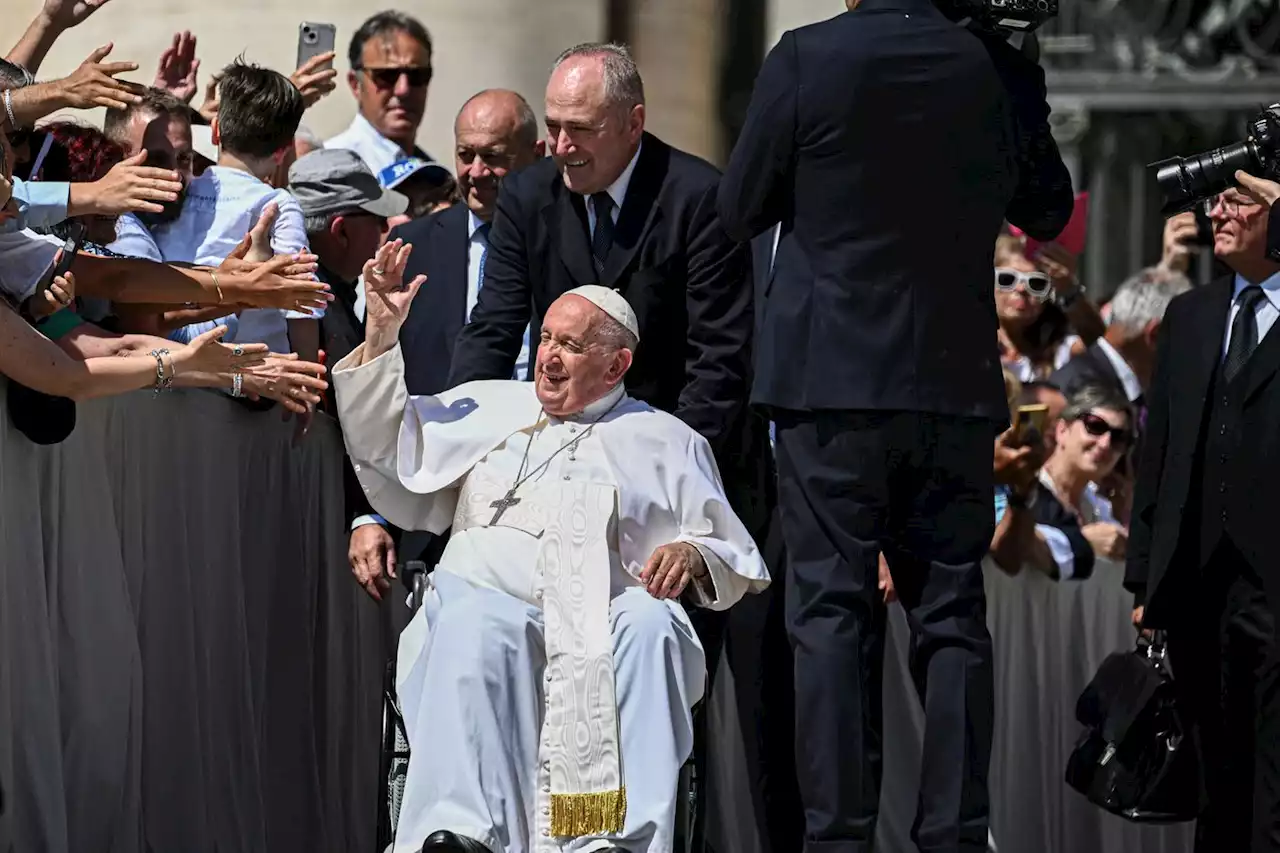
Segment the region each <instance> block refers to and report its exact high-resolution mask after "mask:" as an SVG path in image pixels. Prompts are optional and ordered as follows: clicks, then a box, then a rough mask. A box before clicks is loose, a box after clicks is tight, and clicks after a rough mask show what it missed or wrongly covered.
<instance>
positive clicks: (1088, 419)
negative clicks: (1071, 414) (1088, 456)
mask: <svg viewBox="0 0 1280 853" xmlns="http://www.w3.org/2000/svg"><path fill="white" fill-rule="evenodd" d="M1079 420H1080V423H1082V424H1084V429H1085V432H1087V433H1089V435H1091V436H1093V437H1094V438H1101V437H1102V436H1104V435H1107V434H1108V433H1110V435H1111V446H1112V447H1114V448H1115V449H1116V450H1119V451H1124V450H1127V449H1128V447H1129V445H1131V444H1133V430H1131V429H1129V428H1128V427H1114V426H1112V425H1111V424H1109V423H1107V421H1106V420H1105V419H1104V418H1102V417H1101V416H1099V415H1095V414H1094V413H1093V412H1085V413H1084V414H1083V415H1081V416H1080V418H1079Z"/></svg>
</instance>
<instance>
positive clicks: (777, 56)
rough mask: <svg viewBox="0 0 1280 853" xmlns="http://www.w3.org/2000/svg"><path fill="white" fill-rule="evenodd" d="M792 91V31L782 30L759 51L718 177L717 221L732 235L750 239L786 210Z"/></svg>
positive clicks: (791, 145)
mask: <svg viewBox="0 0 1280 853" xmlns="http://www.w3.org/2000/svg"><path fill="white" fill-rule="evenodd" d="M798 93H799V86H798V79H797V74H796V44H795V34H794V33H791V32H788V33H785V34H784V35H783V36H782V39H781V40H780V41H779V42H778V44H777V45H776V46H775V47H774V48H773V50H771V51H770V52H769V55H768V56H767V57H765V60H764V65H763V66H761V68H760V74H759V75H758V76H757V77H756V85H755V89H754V90H753V91H752V93H751V104H750V106H749V107H748V108H747V120H746V123H745V124H744V125H743V128H742V133H741V134H740V135H739V136H738V142H737V144H736V145H734V146H733V154H732V155H731V156H730V157H729V165H728V167H727V168H726V169H725V173H724V178H723V179H722V180H721V181H720V190H719V197H718V199H717V208H718V210H719V213H720V221H721V223H722V224H723V226H724V229H725V231H726V232H727V233H728V234H729V236H731V237H732V238H733V239H734V240H737V241H739V242H745V241H747V240H750V239H751V238H752V237H754V236H756V235H757V234H759V233H761V232H763V231H765V230H767V229H768V228H770V227H771V226H773V225H775V224H777V223H778V222H781V221H782V220H783V219H785V218H786V216H787V215H788V214H789V213H790V210H789V208H788V204H789V200H790V197H791V188H792V181H793V180H794V176H793V169H794V159H795V132H796V127H797V122H798V118H797V108H798V105H797V95H798Z"/></svg>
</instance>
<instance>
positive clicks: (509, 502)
mask: <svg viewBox="0 0 1280 853" xmlns="http://www.w3.org/2000/svg"><path fill="white" fill-rule="evenodd" d="M518 503H520V499H519V498H518V497H516V487H515V486H512V487H511V489H510V490H508V491H507V493H506V494H505V495H503V496H502V497H500V498H498V499H497V500H496V501H494V502H493V503H491V504H489V506H491V507H493V508H494V509H496V510H497V512H495V513H494V514H493V518H491V519H489V526H490V527H492V526H493V525H495V524H497V523H498V519H500V518H502V514H503V513H504V512H506V511H507V510H508V509H510V508H511V507H513V506H515V505H516V504H518Z"/></svg>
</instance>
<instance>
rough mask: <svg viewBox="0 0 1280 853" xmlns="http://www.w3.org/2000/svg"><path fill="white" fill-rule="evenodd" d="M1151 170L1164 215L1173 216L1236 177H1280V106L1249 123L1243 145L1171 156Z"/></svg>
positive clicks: (1191, 206)
mask: <svg viewBox="0 0 1280 853" xmlns="http://www.w3.org/2000/svg"><path fill="white" fill-rule="evenodd" d="M1148 168H1151V169H1155V170H1156V183H1158V184H1159V185H1160V192H1161V193H1162V194H1163V195H1164V207H1163V208H1161V210H1160V212H1161V213H1162V214H1163V215H1164V216H1172V215H1174V214H1175V213H1181V212H1182V211H1184V210H1190V209H1191V208H1193V207H1195V206H1196V205H1197V204H1199V203H1200V202H1202V201H1205V200H1206V199H1210V198H1213V197H1214V196H1215V195H1217V194H1218V193H1220V192H1222V191H1223V190H1225V189H1227V188H1228V187H1233V186H1235V185H1236V178H1235V174H1236V172H1237V171H1238V170H1241V169H1243V170H1244V171H1246V172H1248V173H1249V174H1251V175H1257V176H1259V177H1265V178H1270V179H1271V180H1276V179H1277V178H1280V104H1272V105H1271V106H1269V107H1267V108H1266V109H1264V110H1263V111H1262V112H1260V113H1258V115H1257V116H1255V117H1254V119H1253V120H1252V121H1251V122H1249V134H1248V136H1247V137H1245V140H1244V141H1243V142H1236V143H1234V144H1232V145H1224V146H1223V147H1222V148H1215V149H1214V150H1212V151H1206V152H1205V153H1204V154H1197V155H1194V156H1191V157H1170V158H1169V159H1168V160H1161V161H1160V162H1159V163H1152V164H1151V165H1150V166H1149V167H1148Z"/></svg>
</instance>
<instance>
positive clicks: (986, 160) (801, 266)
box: [718, 0, 1074, 421]
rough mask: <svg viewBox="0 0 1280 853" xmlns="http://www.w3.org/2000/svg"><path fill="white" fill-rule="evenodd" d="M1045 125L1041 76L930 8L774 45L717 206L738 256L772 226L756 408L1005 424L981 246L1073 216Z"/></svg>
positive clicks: (840, 23)
mask: <svg viewBox="0 0 1280 853" xmlns="http://www.w3.org/2000/svg"><path fill="white" fill-rule="evenodd" d="M1048 115H1049V107H1048V105H1047V103H1046V101H1045V88H1044V74H1043V72H1042V71H1041V69H1040V68H1039V67H1038V66H1036V65H1034V64H1033V63H1031V62H1030V61H1029V60H1028V59H1026V58H1025V57H1024V56H1023V55H1022V54H1021V53H1020V52H1018V51H1017V50H1015V49H1013V48H1012V47H1010V46H1009V45H1008V44H1006V43H1004V42H1003V41H999V40H996V39H994V38H986V39H984V38H983V37H980V36H978V35H976V34H974V33H972V32H970V31H968V30H966V29H963V28H961V27H959V26H957V25H956V24H954V23H952V22H951V21H949V20H947V19H946V18H945V17H944V16H943V15H942V14H941V13H940V12H938V11H937V10H936V9H935V8H934V5H933V2H932V0H864V2H863V3H862V4H861V5H860V6H859V7H858V9H856V10H855V11H853V12H848V13H845V14H842V15H839V16H837V17H836V18H833V19H831V20H829V21H824V22H821V23H818V24H814V25H812V26H808V27H803V28H801V29H798V30H794V31H791V32H788V33H786V34H784V35H783V37H782V39H781V40H780V41H779V43H778V45H777V46H776V47H775V48H774V49H773V50H772V51H771V52H770V54H769V56H768V58H767V59H766V60H765V63H764V66H763V67H762V68H761V70H760V74H759V77H758V79H757V80H756V86H755V91H754V93H753V95H752V100H751V106H750V109H749V111H748V116H747V120H746V124H745V126H744V128H743V131H742V135H741V137H740V138H739V140H738V143H737V145H736V146H735V148H734V151H733V156H732V158H731V160H730V163H729V166H728V168H727V169H726V172H725V176H724V179H723V180H722V181H721V184H720V191H719V205H718V208H719V211H720V217H721V220H722V221H723V222H724V227H725V228H726V230H728V232H729V233H730V234H731V235H732V236H733V237H734V238H735V239H738V240H744V241H745V240H748V239H750V238H752V237H754V236H755V235H757V234H760V233H761V232H764V231H766V230H767V229H768V228H770V227H771V226H772V225H774V224H775V223H778V222H781V223H782V238H781V241H780V243H779V246H778V251H777V257H776V259H775V262H774V268H773V273H772V275H771V276H770V278H769V281H768V282H767V284H766V288H765V296H764V305H763V306H762V308H761V312H760V313H761V315H762V324H761V333H760V339H759V341H758V343H757V352H758V357H757V362H756V371H755V385H754V390H753V395H752V398H753V401H754V402H757V403H761V404H765V405H768V406H777V407H782V408H787V409H798V410H816V409H897V410H908V411H924V412H936V413H943V414H954V415H975V416H980V417H984V418H990V419H992V420H995V421H1005V420H1007V418H1008V407H1007V404H1006V402H1005V399H1004V390H1003V383H1002V381H1001V376H1000V361H999V356H998V352H997V349H996V316H995V309H994V305H993V288H992V283H991V275H992V272H991V271H992V256H993V248H994V244H995V239H996V236H997V234H998V233H999V230H1000V227H1001V223H1002V221H1003V220H1004V219H1005V218H1006V217H1007V218H1008V219H1009V220H1010V221H1011V222H1013V223H1014V224H1015V225H1018V226H1019V227H1021V228H1023V229H1024V230H1025V231H1027V232H1028V233H1029V234H1031V235H1032V236H1033V237H1036V238H1038V239H1051V238H1052V237H1054V236H1056V235H1057V234H1058V232H1059V231H1061V229H1062V228H1063V226H1064V225H1065V224H1066V222H1067V220H1068V219H1069V218H1070V215H1071V211H1072V208H1073V204H1074V201H1073V195H1072V191H1071V179H1070V176H1069V175H1068V173H1067V170H1066V167H1065V166H1064V165H1063V163H1062V159H1061V157H1060V156H1059V154H1058V150H1057V147H1056V145H1055V144H1054V141H1053V137H1052V135H1051V134H1050V132H1049V123H1048Z"/></svg>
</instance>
